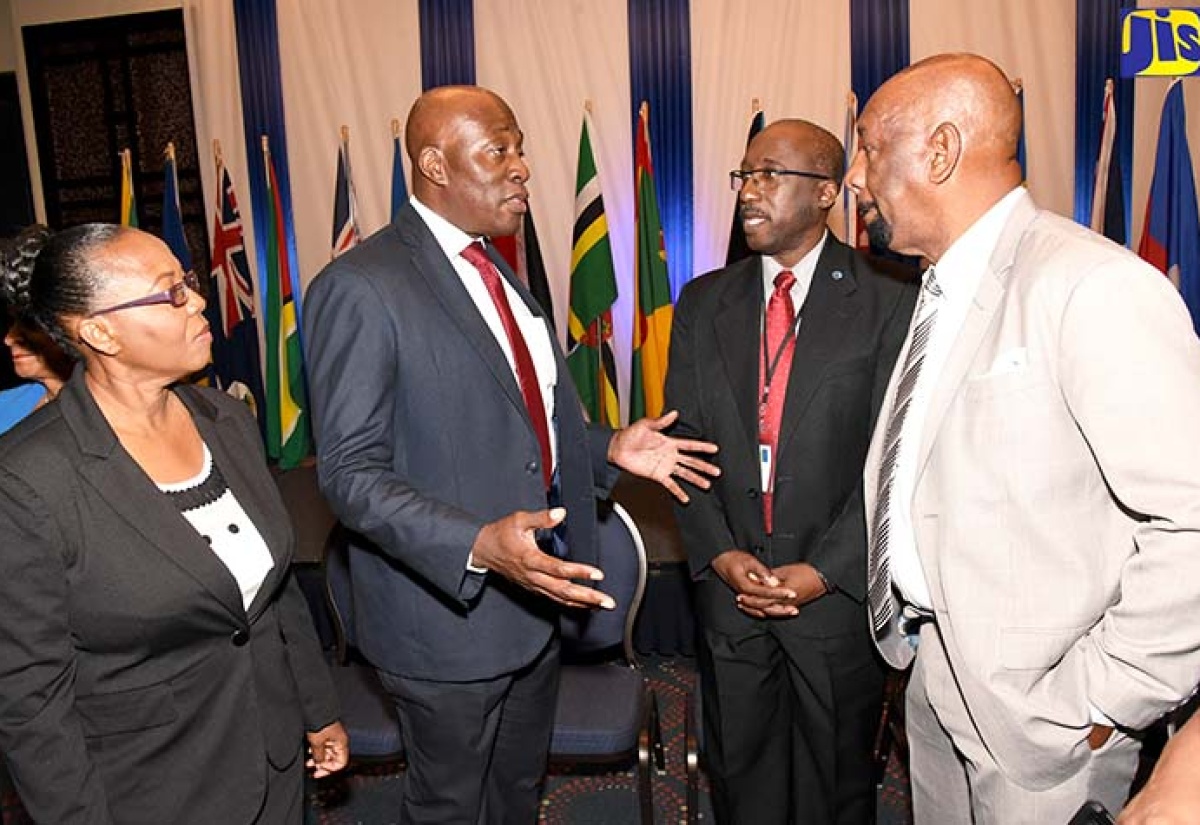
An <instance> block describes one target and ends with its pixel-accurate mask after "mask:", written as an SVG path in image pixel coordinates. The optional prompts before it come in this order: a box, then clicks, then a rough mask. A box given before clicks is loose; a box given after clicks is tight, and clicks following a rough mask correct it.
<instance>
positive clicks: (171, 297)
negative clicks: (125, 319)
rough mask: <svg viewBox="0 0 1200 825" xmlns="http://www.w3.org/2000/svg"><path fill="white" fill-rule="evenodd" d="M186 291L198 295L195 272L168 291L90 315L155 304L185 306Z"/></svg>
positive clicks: (198, 289)
mask: <svg viewBox="0 0 1200 825" xmlns="http://www.w3.org/2000/svg"><path fill="white" fill-rule="evenodd" d="M188 290H191V291H192V292H195V293H196V294H197V295H199V294H200V279H199V278H197V277H196V273H195V272H186V273H184V276H183V280H181V281H176V282H175V283H173V284H171V286H170V288H169V289H164V290H163V291H162V292H155V293H154V294H153V295H146V296H143V297H141V298H135V299H134V300H132V301H126V302H125V303H123V304H117V305H116V306H111V307H105V308H104V309H98V310H96V311H95V312H93V313H92V316H93V317H95V316H97V315H107V314H108V313H110V312H116V311H117V310H121V309H133V308H134V307H150V306H155V305H157V304H170V305H171V306H173V307H176V308H178V307H181V306H185V305H186V304H187V302H188V297H189V296H188Z"/></svg>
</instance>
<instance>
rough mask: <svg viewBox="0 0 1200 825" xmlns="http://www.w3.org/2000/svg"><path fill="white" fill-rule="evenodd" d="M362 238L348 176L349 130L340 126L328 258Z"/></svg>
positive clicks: (333, 256) (334, 256)
mask: <svg viewBox="0 0 1200 825" xmlns="http://www.w3.org/2000/svg"><path fill="white" fill-rule="evenodd" d="M360 240H362V235H361V234H360V233H359V231H358V204H357V203H356V201H355V198H354V180H353V178H352V177H351V176H350V130H349V129H348V128H347V127H345V126H343V127H342V140H341V143H340V144H338V159H337V178H336V179H335V180H334V183H333V238H332V241H331V242H330V248H331V252H330V256H329V257H330V260H332V259H333V258H336V257H337V256H338V255H341V254H342V253H343V252H345V251H346V250H348V249H353V248H354V247H355V246H357V245H358V242H359V241H360Z"/></svg>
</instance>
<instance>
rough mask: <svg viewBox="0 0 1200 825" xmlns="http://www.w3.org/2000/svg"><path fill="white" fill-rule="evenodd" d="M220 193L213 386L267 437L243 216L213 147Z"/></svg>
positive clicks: (212, 302)
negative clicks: (248, 413) (239, 403)
mask: <svg viewBox="0 0 1200 825" xmlns="http://www.w3.org/2000/svg"><path fill="white" fill-rule="evenodd" d="M216 157H217V181H218V184H219V185H220V191H219V193H218V196H217V207H216V210H215V213H214V215H213V248H212V272H211V273H210V275H209V298H208V306H207V307H206V308H205V310H204V313H205V315H206V316H207V317H208V323H209V327H210V328H211V330H212V336H213V372H214V373H215V375H216V379H217V386H218V387H220V388H221V389H222V390H224V391H225V392H227V393H229V394H230V395H232V396H234V397H235V398H240V399H242V400H243V401H245V402H246V403H247V404H248V405H249V406H250V408H251V409H252V410H253V411H254V415H255V417H256V418H257V419H258V427H259V430H260V431H261V432H262V433H263V435H264V437H265V435H266V405H265V404H264V403H263V402H264V398H263V386H262V366H261V362H260V356H259V349H258V323H257V320H256V318H255V314H254V278H253V276H252V275H251V273H250V262H249V261H248V260H247V258H246V248H245V244H244V240H243V235H242V216H241V213H239V212H238V205H237V195H236V194H235V193H234V191H233V180H232V179H231V178H230V177H229V170H228V169H226V168H225V166H224V164H222V162H221V155H220V147H219V145H218V146H217V156H216Z"/></svg>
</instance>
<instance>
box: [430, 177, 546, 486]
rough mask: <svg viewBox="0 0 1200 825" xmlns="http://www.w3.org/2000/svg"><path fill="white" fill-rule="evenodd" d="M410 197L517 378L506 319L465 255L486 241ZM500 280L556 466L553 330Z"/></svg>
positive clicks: (518, 380)
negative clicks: (537, 392)
mask: <svg viewBox="0 0 1200 825" xmlns="http://www.w3.org/2000/svg"><path fill="white" fill-rule="evenodd" d="M409 200H410V202H411V203H412V205H413V209H415V210H417V214H418V215H419V216H420V217H421V220H423V221H424V222H425V225H426V226H428V227H429V231H430V232H432V233H433V237H434V238H435V239H436V240H437V242H438V246H440V247H441V248H442V252H444V253H445V254H446V257H447V258H449V259H450V264H451V265H452V266H453V267H454V271H455V272H457V273H458V277H459V278H460V279H461V280H462V284H463V287H465V288H466V290H467V294H468V295H470V296H471V300H472V301H473V302H474V303H475V306H476V308H477V309H478V310H479V314H480V315H482V316H483V320H484V322H486V323H487V325H488V329H490V330H491V331H492V337H494V338H495V339H496V343H497V344H499V345H500V349H502V350H503V351H504V357H505V358H507V359H508V366H509V368H510V369H511V370H512V372H513V377H514V378H516V377H517V365H516V361H515V360H514V358H513V353H512V347H511V346H509V343H508V334H507V333H506V332H505V331H504V322H503V321H501V320H500V311H499V310H498V309H496V304H495V302H494V301H493V300H492V296H491V294H490V293H489V292H488V291H487V286H485V285H484V283H483V279H482V278H481V277H480V276H479V271H478V270H477V269H475V267H474V265H472V264H471V262H470V261H468V260H467V259H466V258H464V257H463V256H462V251H463V250H464V249H466V248H467V247H468V246H470V245H471V244H473V243H475V242H476V241H483V240H484V239H483V238H474V237H471V236H470V235H468V234H467V233H466V232H463V231H462V230H461V229H459V228H458V227H457V226H455V225H454V224H452V223H450V222H449V221H448V220H446V219H445V218H443V217H442V216H441V215H439V214H437V213H436V212H434V211H433V210H432V209H430V208H429V207H428V206H426V205H425V204H423V203H421V202H420V201H419V200H417V199H416V197H415V196H413V197H411V198H409ZM485 246H486V241H485ZM500 282H501V283H502V284H503V285H504V293H505V295H507V296H508V305H509V306H510V307H511V308H512V313H513V318H515V319H516V322H517V326H518V327H519V328H520V330H521V335H522V336H524V338H525V346H527V347H528V348H529V357H530V358H531V359H532V360H533V370H534V372H535V373H537V382H538V387H539V388H540V389H541V391H542V404H543V405H544V406H545V407H546V421H547V423H548V424H549V427H548V429H549V430H550V458H551V460H552V462H553V463H554V465H557V464H558V428H557V427H555V426H554V388H555V387H556V386H557V384H558V364H557V363H556V362H555V360H554V343H553V342H552V341H551V340H550V331H549V328H548V327H547V326H546V322H545V321H544V320H543V319H542V318H539V317H538V316H536V315H534V314H533V311H532V310H530V308H529V305H528V304H526V303H525V301H524V300H523V299H522V298H521V296H520V295H519V294H518V293H517V291H516V290H515V289H513V287H512V284H510V283H509V282H508V279H506V278H504V277H503V276H501V278H500ZM517 385H518V386H520V379H519V378H518V379H517Z"/></svg>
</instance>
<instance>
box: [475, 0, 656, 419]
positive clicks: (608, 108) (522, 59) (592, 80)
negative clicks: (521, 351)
mask: <svg viewBox="0 0 1200 825" xmlns="http://www.w3.org/2000/svg"><path fill="white" fill-rule="evenodd" d="M475 54H476V58H475V59H476V75H477V79H478V81H479V84H480V85H482V86H487V87H488V88H491V89H493V90H495V91H496V92H497V93H498V94H499V95H500V96H501V97H503V98H504V99H505V100H507V101H508V103H509V105H510V106H512V108H513V111H514V112H515V113H516V116H517V120H518V122H519V123H520V125H521V129H522V131H523V132H524V133H525V153H526V160H527V161H528V162H529V166H530V169H531V171H532V177H531V178H530V181H529V190H530V203H531V206H532V209H533V213H534V219H535V221H536V223H537V230H538V241H539V243H540V244H541V247H542V258H543V260H544V262H545V265H546V273H547V278H548V280H549V281H550V288H551V292H552V294H553V299H554V314H555V322H556V324H557V327H558V331H559V337H560V338H562V337H563V336H564V334H565V331H566V328H567V325H566V317H567V306H568V298H569V293H570V277H571V232H572V227H573V226H574V223H575V172H576V166H577V164H578V161H579V133H580V129H581V128H582V125H583V112H584V103H585V102H587V101H590V102H591V107H592V126H593V128H594V130H595V131H594V132H593V133H592V149H593V151H594V152H595V154H596V163H597V166H598V172H599V176H600V186H601V191H602V192H603V194H604V209H605V213H606V215H607V218H608V229H609V238H610V241H611V243H612V251H613V263H614V267H615V269H616V275H617V292H618V298H617V303H616V306H615V307H614V308H613V352H614V356H615V358H616V361H617V386H618V387H619V388H620V396H621V408H622V414H623V415H624V411H625V410H626V407H627V401H628V395H629V394H628V392H626V389H625V388H626V387H628V385H629V359H630V350H631V349H632V343H631V341H632V339H631V336H632V332H631V326H630V318H631V314H632V297H633V121H632V105H631V103H630V98H629V41H628V37H627V26H626V0H557V1H556V2H553V3H551V2H539V0H483V1H482V2H481V1H480V0H477V2H476V3H475ZM651 128H653V127H651Z"/></svg>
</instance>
